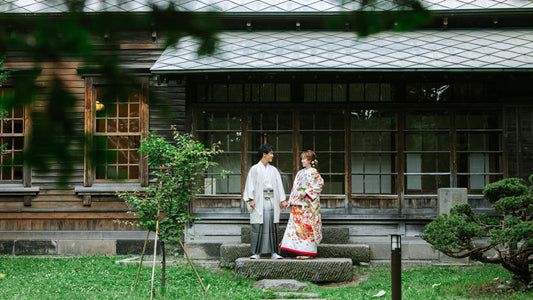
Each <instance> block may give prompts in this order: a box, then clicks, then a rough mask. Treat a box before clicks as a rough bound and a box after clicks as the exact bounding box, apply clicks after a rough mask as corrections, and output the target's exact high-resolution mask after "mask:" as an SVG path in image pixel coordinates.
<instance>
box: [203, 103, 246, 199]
mask: <svg viewBox="0 0 533 300" xmlns="http://www.w3.org/2000/svg"><path fill="white" fill-rule="evenodd" d="M196 118H197V129H196V134H197V136H198V138H199V139H200V141H202V142H203V143H204V144H205V145H206V146H210V145H213V144H215V143H218V142H220V149H221V150H223V151H224V152H223V153H222V154H220V155H217V156H216V159H217V163H218V166H217V167H215V168H213V169H212V170H210V171H209V173H207V174H206V177H205V182H204V187H205V188H204V191H203V193H204V194H207V195H210V194H239V193H240V192H241V141H242V130H241V116H240V114H239V113H229V112H207V111H200V112H198V113H197V116H196ZM222 170H228V171H231V174H230V175H228V176H227V177H226V178H221V177H219V176H218V174H220V173H221V172H222Z"/></svg>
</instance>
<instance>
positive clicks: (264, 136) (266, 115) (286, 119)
mask: <svg viewBox="0 0 533 300" xmlns="http://www.w3.org/2000/svg"><path fill="white" fill-rule="evenodd" d="M292 122H293V118H292V113H291V112H258V113H250V114H249V118H248V151H247V153H248V154H247V167H248V169H249V168H250V167H251V166H253V165H255V164H256V163H257V162H259V159H260V157H259V156H258V153H257V150H258V149H259V146H260V145H261V144H263V143H265V142H266V143H268V144H270V145H272V147H273V148H274V158H273V160H272V164H273V165H274V166H276V167H277V168H278V171H279V172H280V175H281V179H282V181H283V188H284V189H285V192H286V193H289V192H290V190H291V188H292V171H293V167H292V164H293V161H294V159H293V142H292V138H293V130H292V128H293V125H292Z"/></svg>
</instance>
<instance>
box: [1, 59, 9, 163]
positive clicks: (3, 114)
mask: <svg viewBox="0 0 533 300" xmlns="http://www.w3.org/2000/svg"><path fill="white" fill-rule="evenodd" d="M3 67H4V57H0V70H2V69H3ZM8 75H9V71H0V87H2V84H3V83H4V81H6V79H7V76H8ZM1 100H2V99H1V98H0V122H3V121H4V120H5V118H6V117H7V109H6V107H5V103H4V101H1ZM6 148H7V143H5V144H3V145H0V155H3V154H4V153H5V152H6Z"/></svg>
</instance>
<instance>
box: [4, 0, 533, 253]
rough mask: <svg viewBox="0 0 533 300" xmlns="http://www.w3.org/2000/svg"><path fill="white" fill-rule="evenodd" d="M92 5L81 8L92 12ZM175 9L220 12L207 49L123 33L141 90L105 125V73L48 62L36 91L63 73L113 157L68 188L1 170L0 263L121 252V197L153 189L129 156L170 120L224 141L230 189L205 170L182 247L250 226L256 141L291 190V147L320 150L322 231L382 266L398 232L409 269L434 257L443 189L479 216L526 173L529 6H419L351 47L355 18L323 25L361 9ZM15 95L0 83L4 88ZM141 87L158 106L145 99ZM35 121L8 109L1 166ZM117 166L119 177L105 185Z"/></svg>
mask: <svg viewBox="0 0 533 300" xmlns="http://www.w3.org/2000/svg"><path fill="white" fill-rule="evenodd" d="M19 2H20V3H21V4H20V5H17V3H19ZM29 2H32V4H31V5H30V4H28V3H29ZM93 2H95V3H92V2H91V3H89V4H87V8H86V10H85V11H86V12H94V11H99V10H101V9H102V7H100V6H98V5H100V4H99V2H98V1H93ZM97 2H98V3H97ZM129 2H131V3H135V4H136V5H130V6H128V5H126V7H121V6H114V7H111V8H110V10H112V11H113V10H116V12H117V13H120V12H132V11H136V12H138V13H141V14H142V12H143V11H146V9H148V6H147V3H145V2H150V1H140V0H139V1H129ZM161 2H165V1H161ZM175 2H176V5H177V7H178V8H181V9H183V10H192V11H209V10H218V11H223V12H224V14H222V15H221V16H220V18H221V24H223V28H222V31H221V32H220V34H219V37H220V45H219V48H218V50H217V52H216V53H215V54H214V55H213V56H207V57H205V56H204V57H199V56H198V55H197V54H196V50H197V46H198V43H197V41H195V40H194V39H192V38H184V39H183V40H182V41H180V43H179V44H178V45H177V46H176V47H173V48H168V49H164V47H163V46H162V45H163V43H162V41H161V40H160V39H159V38H153V35H152V34H150V33H147V34H146V35H145V36H141V35H138V36H135V37H130V38H129V39H124V41H122V42H121V47H120V51H121V55H122V56H123V57H124V58H125V61H126V62H127V64H128V67H130V68H135V70H136V72H137V73H138V76H139V77H140V78H142V80H141V81H142V84H141V85H140V86H139V92H138V93H137V94H135V95H133V96H132V97H130V99H129V100H128V101H127V102H120V103H119V102H117V103H116V109H115V110H113V111H114V114H110V115H109V114H108V115H100V114H99V109H98V105H99V103H98V99H99V95H100V94H101V93H102V91H103V90H104V89H105V86H102V85H101V84H100V81H99V75H98V74H87V73H83V72H80V70H79V63H78V62H77V61H75V60H68V59H65V60H64V61H63V62H62V63H42V64H41V68H42V73H41V74H40V76H39V78H38V81H39V83H40V84H42V86H43V87H46V86H47V83H48V81H49V80H50V78H52V77H53V76H60V77H61V78H63V79H65V80H66V82H67V83H68V87H69V89H70V90H71V91H72V92H73V93H75V95H76V97H77V99H78V102H77V103H76V106H75V110H74V112H73V114H75V115H76V120H78V122H77V123H76V128H75V130H77V131H80V132H82V131H83V132H86V133H88V134H90V135H92V136H94V137H95V138H96V137H98V136H102V137H104V139H105V140H107V144H108V146H110V147H112V149H113V150H114V151H116V155H117V157H118V161H117V162H116V163H115V164H111V165H109V164H104V165H98V164H97V165H96V166H94V167H91V166H89V165H88V164H86V163H84V160H80V161H79V162H78V165H77V167H76V168H75V171H74V173H73V175H72V176H71V178H70V179H69V183H68V185H67V186H66V187H62V188H58V187H57V186H56V185H55V184H54V183H55V181H56V178H55V174H54V173H53V172H50V173H46V174H39V173H36V172H35V171H34V170H32V168H30V167H28V166H25V165H22V164H21V165H12V166H11V167H9V168H6V167H5V166H3V168H2V170H1V172H2V173H1V176H0V242H1V243H2V244H1V245H2V247H0V250H1V251H3V252H2V253H17V254H23V253H41V252H43V251H48V252H46V253H59V254H68V253H73V254H89V253H101V252H106V253H113V254H114V253H119V254H120V253H125V252H121V251H122V250H120V249H119V246H118V245H119V244H120V243H119V242H123V241H128V240H131V241H133V240H141V239H142V238H143V237H144V233H142V232H139V231H137V229H135V228H130V227H126V226H123V225H118V224H116V223H114V222H113V221H114V220H116V219H126V218H128V217H129V216H128V215H127V214H126V212H127V211H128V208H127V207H126V206H125V205H124V203H123V202H121V201H119V200H118V199H117V198H116V197H115V196H114V193H115V191H117V190H133V189H137V188H140V187H141V186H146V185H147V184H148V177H149V174H148V173H149V170H148V168H147V165H146V162H145V161H143V159H142V158H141V157H140V156H139V155H138V154H137V153H136V152H135V148H136V147H138V145H139V141H140V139H141V138H142V137H143V136H144V134H145V132H146V131H147V130H156V131H157V132H158V133H159V134H161V135H168V133H169V132H170V126H171V125H176V126H177V128H178V129H179V130H180V131H183V132H191V133H193V134H194V135H196V136H197V137H198V138H199V139H200V140H201V141H203V142H205V143H206V144H210V143H213V142H216V141H221V142H222V144H221V145H222V148H223V150H224V153H223V154H222V155H221V156H220V157H219V158H218V159H219V162H220V168H219V169H228V170H230V171H231V172H232V173H231V175H230V176H229V177H228V178H226V179H220V178H217V177H216V173H217V172H218V171H219V169H217V170H213V172H212V173H210V174H206V178H205V182H206V184H207V185H206V186H207V188H206V189H205V191H203V192H202V193H201V194H200V195H198V197H197V198H196V199H195V200H194V202H193V203H192V207H191V209H192V212H193V213H194V214H195V215H197V216H198V217H200V218H201V220H199V221H196V222H195V223H194V224H192V225H191V227H190V229H189V230H190V232H191V233H192V234H194V236H192V237H190V238H189V239H190V242H191V241H192V240H194V241H195V242H205V243H215V244H216V243H224V242H238V241H239V240H240V233H241V227H242V226H245V225H246V224H248V215H247V212H246V209H245V207H244V204H243V202H242V201H241V193H242V190H243V186H244V184H243V183H244V181H245V179H246V173H247V170H248V169H249V168H250V167H251V165H252V164H254V163H255V162H256V160H257V158H256V150H257V147H258V146H259V145H260V144H261V143H263V142H265V141H266V142H268V143H270V144H271V145H273V146H274V148H275V157H274V162H273V164H274V165H275V166H277V167H278V168H279V170H280V172H281V173H282V177H283V181H284V184H285V190H286V191H287V192H288V191H289V190H290V187H291V184H292V180H293V178H294V175H295V174H296V172H297V170H298V168H299V167H300V166H299V158H298V156H299V153H300V152H301V151H302V150H306V149H313V150H315V151H316V153H317V155H318V160H319V168H318V169H319V171H320V172H321V174H322V176H323V178H324V179H325V188H324V191H323V197H322V203H321V205H322V208H323V222H324V225H325V226H335V227H348V228H350V238H351V240H352V241H353V242H354V243H367V244H370V246H371V249H372V253H373V254H372V255H373V258H375V259H386V258H388V255H389V252H387V250H388V248H387V245H388V243H389V240H388V235H390V234H397V233H399V234H402V235H404V237H405V238H404V242H405V243H407V244H409V245H412V249H411V250H409V251H410V252H408V253H409V254H406V255H407V256H408V258H411V259H432V258H434V257H435V256H434V254H433V253H432V252H431V251H430V250H429V247H428V245H427V244H425V243H424V242H423V241H421V240H420V239H419V238H418V234H419V232H420V231H421V230H423V227H424V225H425V224H426V223H427V222H429V221H431V219H432V218H433V217H434V216H435V215H436V214H437V190H438V189H439V188H449V187H452V188H454V187H459V188H467V189H468V200H469V203H470V204H471V205H472V206H473V207H475V208H476V210H478V211H484V212H490V205H489V204H488V202H487V201H486V200H485V199H483V196H482V193H481V192H482V189H483V187H484V186H485V185H486V184H488V183H490V182H494V181H497V180H499V179H502V178H506V177H515V176H517V177H524V178H525V177H527V176H528V175H529V174H532V173H533V164H532V161H533V96H532V95H533V85H532V84H531V83H532V82H533V73H532V71H533V2H531V1H520V0H511V1H497V0H487V1H479V2H478V1H466V0H464V1H463V0H458V1H436V0H429V1H422V3H423V4H424V5H425V6H426V7H427V8H428V9H429V10H430V11H432V13H433V15H432V21H431V22H430V23H429V24H427V25H425V26H424V27H423V28H420V29H417V30H414V31H408V32H382V33H379V34H376V35H370V36H368V37H357V36H356V35H355V34H354V33H353V32H352V31H351V30H350V27H351V24H350V23H349V22H346V23H343V26H342V28H334V29H332V28H330V27H328V26H327V25H326V24H327V23H328V22H327V20H331V19H335V18H336V20H341V19H342V16H343V13H345V12H347V11H350V10H352V9H354V8H357V6H356V5H357V3H348V4H346V5H345V6H342V5H339V3H340V2H341V1H335V0H327V1H244V0H243V1H215V0H212V1H209V0H201V1H175ZM47 3H48V2H47V1H14V2H10V3H8V4H0V11H2V13H10V14H17V13H20V14H21V17H22V16H24V17H31V16H32V15H35V14H46V13H52V14H54V13H61V12H62V7H61V6H53V5H49V4H47ZM29 65H31V64H30V63H29V62H27V61H25V60H24V55H23V54H20V55H19V54H17V55H11V56H10V55H8V56H7V57H6V62H5V66H6V68H7V69H22V68H25V67H27V66H29ZM10 88H11V87H10V86H9V82H8V83H7V84H4V86H2V87H1V88H0V90H2V92H8V91H9V89H10ZM148 91H157V92H158V93H159V94H160V95H163V97H164V99H165V100H166V101H161V102H157V103H154V104H150V101H149V99H148V98H149V97H148V95H149V94H150V93H148ZM39 109H40V107H39V102H36V104H35V105H33V107H27V108H25V109H24V110H19V111H12V112H10V115H9V120H8V122H6V123H3V124H2V125H1V127H0V128H1V131H0V143H4V142H8V143H9V147H10V150H12V151H11V152H10V154H8V155H16V154H17V152H20V151H22V150H23V149H24V147H25V144H26V143H25V140H26V139H27V135H28V134H29V132H30V131H31V128H32V126H39V125H38V124H35V122H33V121H32V111H33V112H35V111H38V110H39ZM163 112H164V113H163ZM86 152H88V151H86ZM113 172H121V173H122V174H125V176H126V178H127V179H126V180H121V181H115V180H110V179H109V178H110V174H111V173H113ZM282 217H283V216H282ZM286 218H287V213H285V214H284V220H285V219H286ZM282 222H283V221H282ZM21 240H28V241H40V242H42V243H43V244H39V245H40V246H39V247H38V248H39V249H48V250H42V251H41V250H35V251H36V252H24V251H26V250H24V248H23V246H20V247H21V248H17V247H18V246H16V243H15V241H21ZM50 241H51V242H50ZM54 243H55V244H54ZM72 245H74V246H72ZM10 247H11V248H10ZM54 247H55V248H54ZM39 251H41V252H39ZM69 251H70V252H69ZM43 253H45V252H43Z"/></svg>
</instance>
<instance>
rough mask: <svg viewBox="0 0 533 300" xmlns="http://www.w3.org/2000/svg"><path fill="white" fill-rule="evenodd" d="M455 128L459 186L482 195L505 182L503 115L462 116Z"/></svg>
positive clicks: (457, 118)
mask: <svg viewBox="0 0 533 300" xmlns="http://www.w3.org/2000/svg"><path fill="white" fill-rule="evenodd" d="M456 124H457V125H456V126H457V180H458V186H459V187H466V188H468V191H469V192H470V193H476V194H480V193H482V192H483V188H484V187H485V185H487V184H489V183H491V182H494V181H498V180H500V179H502V178H503V172H502V170H503V167H502V164H503V163H502V132H503V130H502V125H501V124H502V122H501V117H500V114H499V113H497V112H486V113H481V112H468V111H466V112H459V113H458V114H457V116H456Z"/></svg>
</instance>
